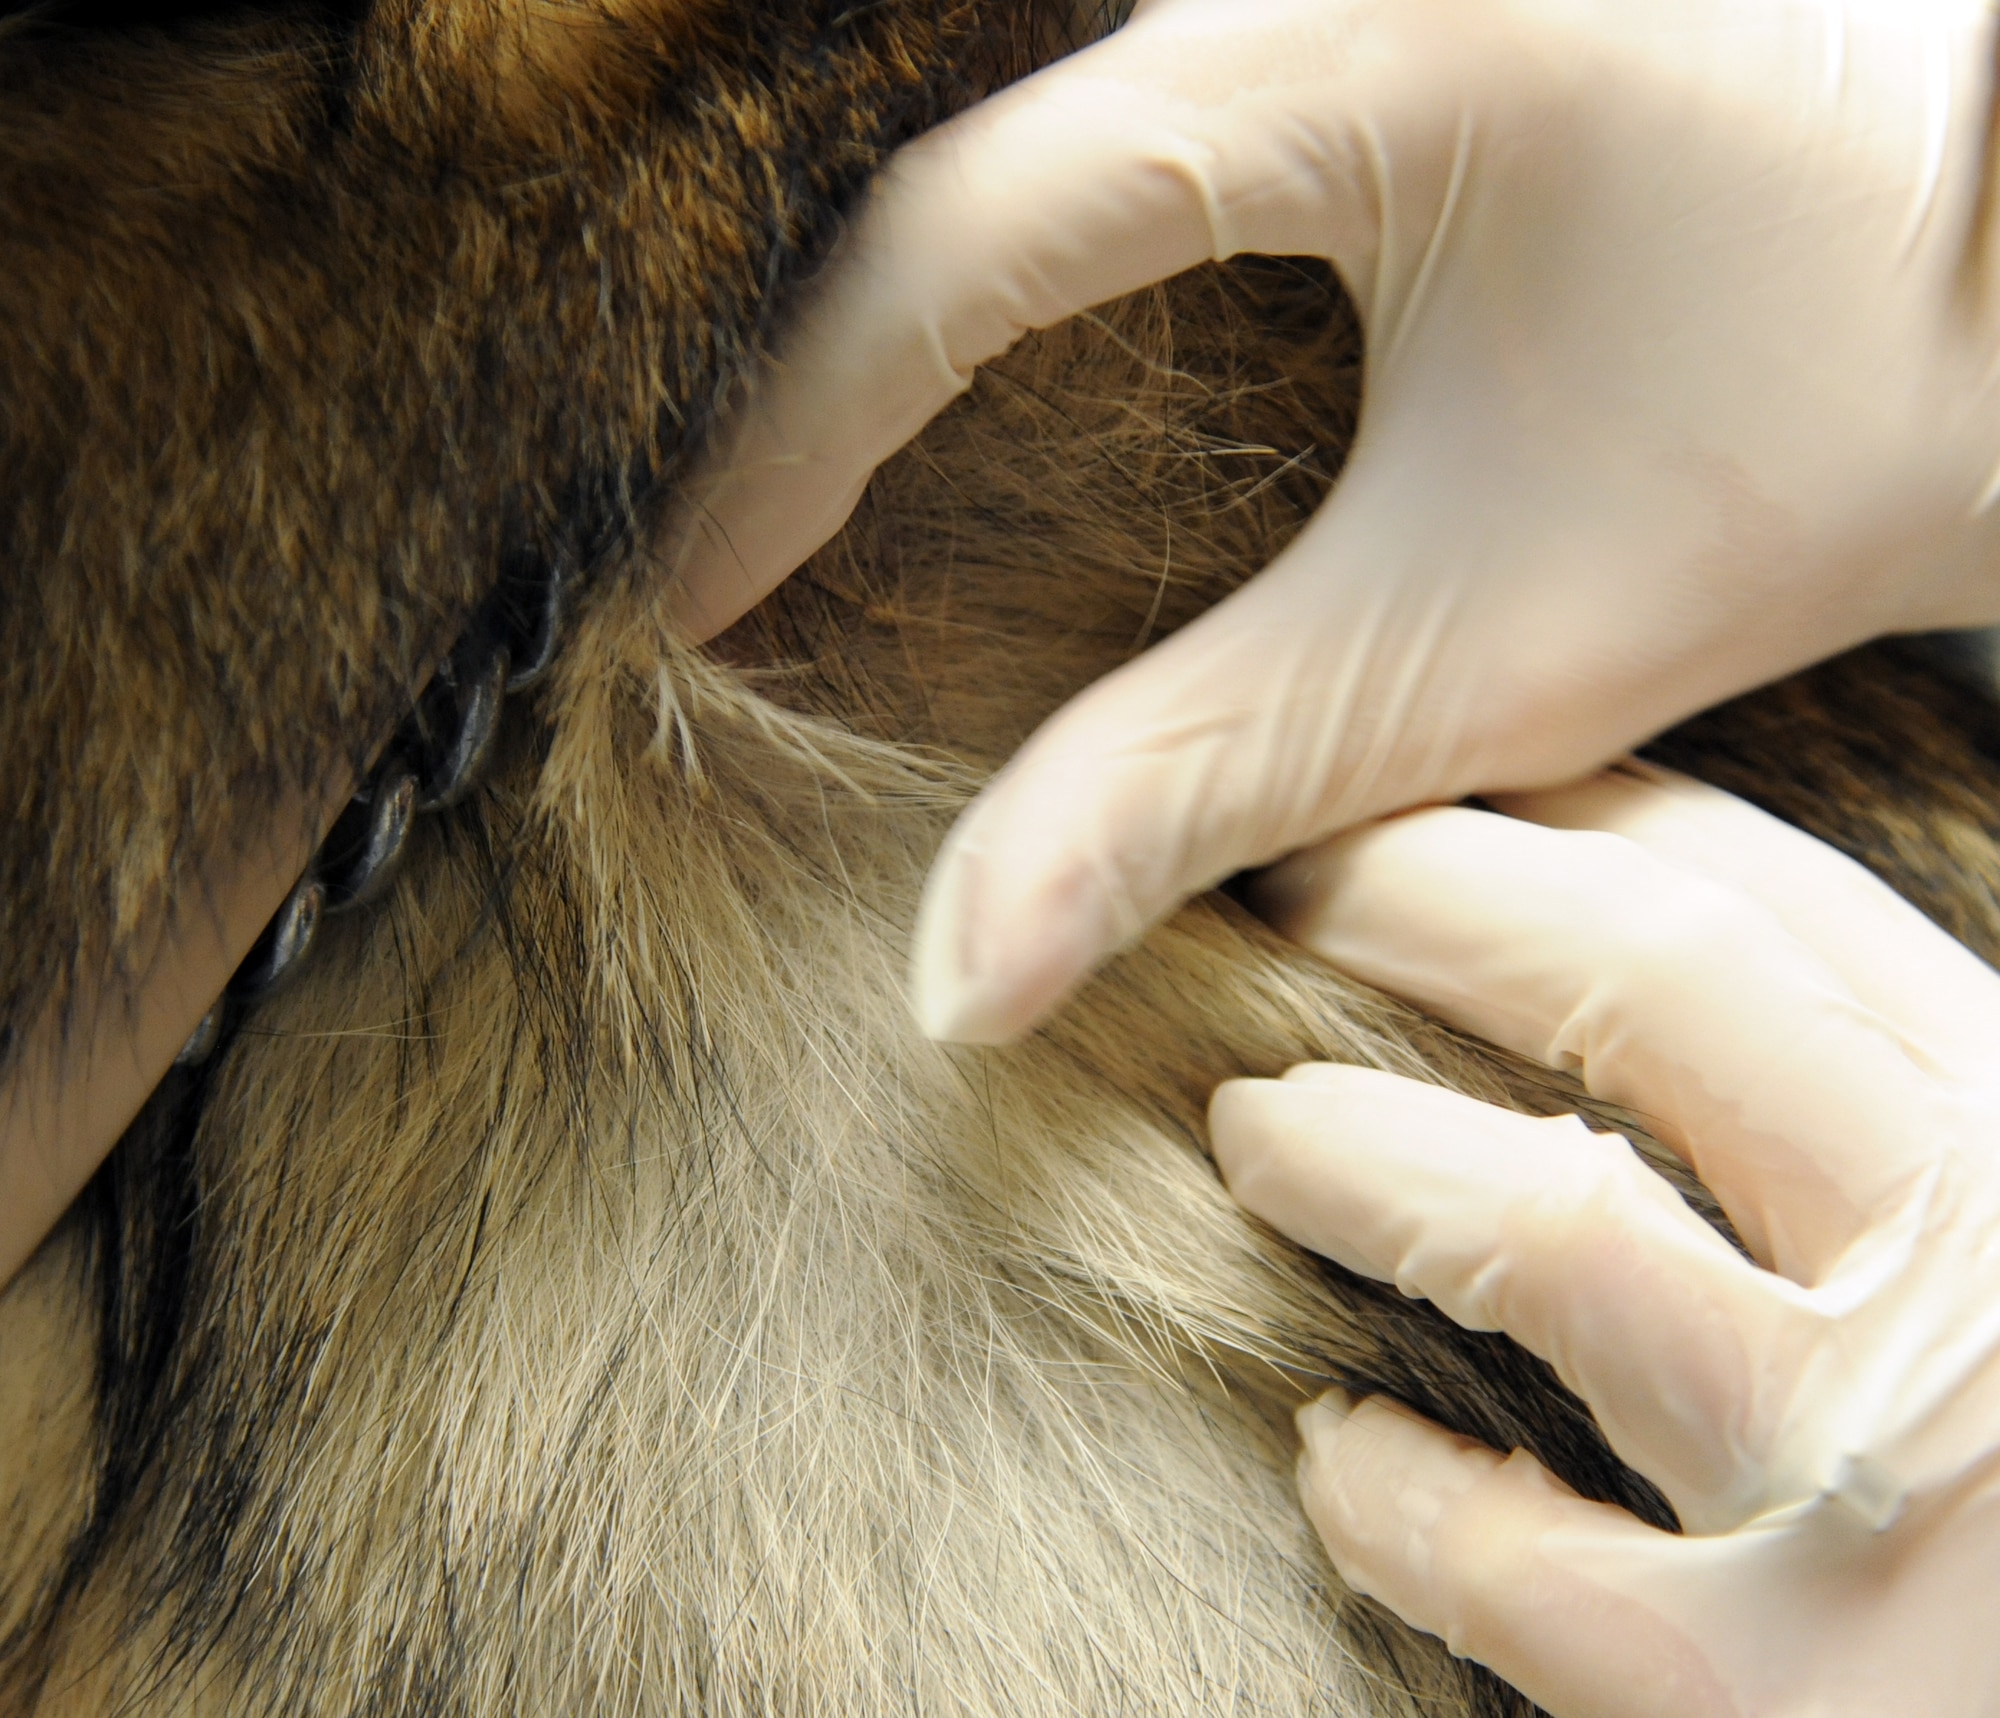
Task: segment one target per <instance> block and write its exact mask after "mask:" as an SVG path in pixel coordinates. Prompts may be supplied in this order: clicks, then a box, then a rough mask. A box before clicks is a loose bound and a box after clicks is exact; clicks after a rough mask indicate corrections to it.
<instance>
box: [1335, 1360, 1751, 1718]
mask: <svg viewBox="0 0 2000 1718" xmlns="http://www.w3.org/2000/svg"><path fill="white" fill-rule="evenodd" d="M1299 1430H1300V1434H1301V1435H1302V1437H1303V1438H1304V1440H1305V1449H1304V1453H1303V1454H1302V1456H1301V1457H1300V1461H1299V1490H1300V1494H1301V1496H1302V1497H1303V1499H1304V1502H1305V1506H1306V1513H1307V1514H1308V1515H1309V1516H1310V1517H1311V1518H1312V1522H1313V1525H1314V1526H1315V1527H1316V1528H1317V1529H1318V1530H1319V1535H1320V1538H1321V1540H1322V1541H1323V1542H1324V1543H1325V1545H1326V1548H1327V1553H1328V1555H1329V1556H1330V1557H1331V1558H1332V1560H1333V1565H1334V1567H1335V1568H1336V1569H1337V1570H1338V1571H1339V1572H1340V1576H1341V1578H1342V1579H1343V1580H1344V1581H1346V1582H1347V1584H1348V1585H1349V1586H1351V1587H1353V1588H1354V1589H1356V1590H1357V1591H1358V1592H1362V1593H1365V1594H1367V1595H1369V1596H1370V1597H1371V1598H1374V1599H1376V1600H1377V1601H1379V1602H1380V1603H1382V1604H1384V1605H1386V1606H1388V1608H1389V1609H1390V1610H1392V1611H1394V1612H1395V1613H1396V1614H1397V1615H1398V1616H1399V1617H1401V1618H1402V1619H1403V1620H1404V1621H1405V1622H1406V1623H1409V1624H1410V1625H1411V1626H1412V1627H1414V1628H1419V1629H1423V1630H1425V1631H1426V1632H1427V1633H1430V1634H1434V1635H1438V1636H1440V1637H1442V1638H1443V1640H1444V1641H1445V1643H1446V1644H1447V1645H1448V1646H1449V1647H1450V1648H1451V1650H1452V1651H1453V1652H1455V1653H1457V1654H1459V1655H1460V1656H1461V1657H1465V1658H1473V1659H1477V1660H1478V1661H1479V1662H1480V1663H1481V1664H1484V1665H1486V1666H1488V1667H1489V1668H1490V1669H1492V1670H1494V1671H1496V1672H1498V1673H1499V1674H1500V1675H1501V1676H1502V1677H1504V1678H1505V1679H1506V1680H1507V1681H1508V1682H1510V1683H1512V1684H1513V1685H1514V1686H1515V1687H1516V1688H1518V1689H1520V1690H1521V1691H1522V1692H1523V1693H1524V1694H1526V1695H1527V1696H1528V1697H1529V1698H1530V1699H1532V1700H1533V1701H1534V1702H1535V1703H1536V1704H1537V1705H1538V1706H1540V1707H1541V1708H1542V1709H1543V1710H1544V1711H1546V1712H1548V1713H1549V1714H1551V1718H1723V1715H1725V1714H1730V1715H1733V1714H1736V1713H1737V1712H1738V1711H1739V1710H1740V1708H1739V1706H1738V1704H1737V1703H1736V1701H1735V1700H1734V1699H1733V1698H1732V1696H1731V1693H1730V1690H1729V1689H1728V1688H1727V1687H1726V1686H1725V1685H1724V1683H1723V1682H1722V1680H1721V1679H1720V1678H1719V1677H1718V1675H1717V1673H1716V1670H1715V1668H1714V1667H1713V1666H1712V1664H1711V1663H1710V1661H1709V1660H1708V1658H1707V1657H1706V1655H1704V1653H1703V1652H1702V1651H1701V1650H1700V1649H1699V1647H1698V1646H1697V1645H1696V1644H1695V1641H1694V1639H1693V1638H1691V1636H1690V1634H1689V1633H1688V1631H1687V1630H1686V1629H1685V1628H1684V1627H1683V1626H1681V1624H1680V1622H1679V1620H1678V1619H1677V1618H1676V1617H1674V1616H1673V1615H1672V1614H1670V1613H1666V1612H1663V1611H1661V1610H1659V1609H1656V1608H1655V1607H1654V1605H1653V1604H1652V1603H1649V1602H1648V1597H1647V1596H1645V1595H1646V1593H1647V1588H1648V1586H1649V1585H1650V1583H1647V1582H1645V1581H1643V1580H1640V1581H1635V1582H1632V1583H1631V1584H1630V1588H1628V1586H1627V1584H1626V1583H1624V1582H1615V1583H1614V1582H1610V1581H1607V1580H1605V1579H1604V1578H1602V1576H1601V1575H1600V1573H1599V1571H1600V1570H1603V1569H1606V1568H1609V1569H1611V1570H1614V1571H1618V1572H1620V1573H1623V1572H1625V1571H1630V1570H1635V1569H1636V1570H1637V1571H1638V1572H1640V1573H1641V1574H1643V1573H1645V1572H1648V1571H1654V1570H1659V1571H1666V1572H1669V1573H1671V1571H1672V1570H1673V1568H1674V1566H1675V1565H1676V1564H1678V1563H1680V1562H1682V1561H1686V1560H1689V1559H1690V1557H1691V1556H1694V1557H1698V1556H1699V1551H1698V1549H1697V1547H1698V1546H1699V1544H1700V1542H1699V1541H1689V1540H1683V1539H1677V1538H1675V1537H1674V1536H1673V1535H1671V1534H1666V1533H1660V1532H1657V1531H1656V1530H1655V1529H1653V1528H1651V1527H1648V1526H1646V1525H1645V1524H1644V1523H1642V1522H1639V1521H1636V1520H1634V1519H1633V1518H1632V1517H1631V1516H1630V1515H1627V1514H1626V1513H1625V1512H1624V1511H1622V1510H1618V1509H1613V1508H1610V1507H1608V1506H1607V1505H1604V1504H1600V1503H1592V1502H1589V1501H1588V1500H1586V1499H1584V1498H1581V1497H1578V1496H1577V1495H1576V1494H1575V1493H1574V1492H1572V1491H1571V1490H1569V1488H1568V1487H1566V1486H1565V1485H1563V1483H1562V1482H1561V1481H1560V1480H1558V1479H1556V1478H1555V1477H1554V1476H1553V1475H1551V1474H1550V1473H1549V1472H1548V1471H1547V1469H1545V1468H1543V1467H1542V1466H1541V1464H1540V1463H1539V1462H1537V1461H1535V1460H1534V1459H1533V1458H1532V1457H1531V1456H1529V1455H1527V1454H1526V1453H1524V1452H1522V1451H1516V1452H1515V1453H1514V1454H1513V1455H1511V1456H1507V1457H1504V1458H1503V1457H1501V1456H1499V1455H1496V1454H1495V1453H1494V1452H1493V1451H1491V1450H1489V1449H1487V1448H1485V1447H1484V1446H1483V1445H1480V1444H1475V1443H1472V1442H1470V1441H1468V1440H1467V1439H1464V1438H1458V1437H1453V1436H1452V1435H1451V1434H1450V1433H1448V1432H1446V1431H1444V1430H1443V1429H1442V1428H1441V1427H1438V1426H1435V1425H1433V1424H1431V1423H1430V1422H1429V1421H1428V1420H1424V1419H1421V1418H1419V1417H1418V1416H1417V1415H1415V1414H1412V1413H1410V1412H1409V1411H1408V1410H1407V1409H1405V1408H1402V1407H1399V1406H1397V1405H1395V1404H1393V1403H1390V1402H1385V1401H1383V1400H1381V1399H1380V1398H1371V1399H1370V1400H1368V1401H1365V1402H1362V1403H1361V1404H1360V1405H1359V1406H1358V1407H1355V1408H1354V1409H1352V1411H1351V1412H1348V1411H1346V1403H1345V1402H1344V1401H1343V1400H1341V1399H1340V1398H1338V1397H1334V1398H1331V1399H1324V1398H1323V1399H1322V1400H1321V1401H1320V1402H1316V1403H1313V1404H1311V1405H1310V1406H1309V1407H1307V1408H1306V1409H1305V1410H1304V1411H1303V1412H1301V1414H1300V1415H1299ZM1632 1588H1636V1589H1637V1591H1636V1593H1635V1592H1634V1591H1632V1590H1631V1589H1632Z"/></svg>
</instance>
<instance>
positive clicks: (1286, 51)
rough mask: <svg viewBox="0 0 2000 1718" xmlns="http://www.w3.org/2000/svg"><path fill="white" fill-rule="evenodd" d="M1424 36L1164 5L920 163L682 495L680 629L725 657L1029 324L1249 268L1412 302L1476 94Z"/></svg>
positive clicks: (1268, 1)
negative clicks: (1261, 261) (1304, 264)
mask: <svg viewBox="0 0 2000 1718" xmlns="http://www.w3.org/2000/svg"><path fill="white" fill-rule="evenodd" d="M1465 33H1466V32H1464V31H1460V32H1459V36H1463V35H1464V34H1465ZM1411 35H1412V32H1411V31H1410V30H1409V29H1408V28H1405V27H1403V26H1401V25H1400V24H1399V25H1397V26H1396V27H1391V26H1390V25H1389V24H1386V23H1383V22H1381V21H1379V20H1377V21H1366V20H1363V21H1357V20H1356V18H1355V17H1354V16H1353V15H1352V13H1351V9H1349V8H1346V7H1341V6H1323V5H1301V4H1299V3H1298V0H1246V3H1245V4H1244V5H1242V6H1241V7H1232V8H1219V7H1214V6H1186V5H1178V6H1177V5H1173V4H1165V5H1156V6H1153V7H1150V8H1147V9H1146V10H1145V11H1143V12H1142V13H1141V14H1140V16H1138V17H1137V18H1135V19H1134V20H1133V21H1132V22H1131V23H1130V24H1128V25H1127V26H1126V27H1125V28H1123V29H1121V30H1119V31H1117V32H1115V33H1114V34H1112V35H1111V36H1109V37H1107V38H1106V39H1105V40H1103V41H1101V42H1099V43H1097V44H1095V45H1093V46H1092V47H1089V48H1086V49H1084V50H1082V51H1081V52H1078V53H1076V54H1073V55H1071V56H1070V57H1069V58H1067V59H1065V60H1062V61H1059V62H1058V63H1057V64H1055V65H1053V66H1051V67H1049V68H1047V69H1046V70H1044V71H1042V72H1040V73H1038V74H1036V75H1035V76H1034V77H1031V78H1028V79H1026V80H1025V81H1024V82H1022V83H1020V84H1017V85H1015V86H1014V87H1012V88H1011V89H1008V90H1005V91H1003V92H1002V93H1001V94H999V95H997V96H995V97H993V98H991V99H990V100H988V101H986V102H984V103H982V104H981V105H980V106H978V107H976V108H974V109H972V110H971V111H969V112H967V113H965V114H963V115H961V116H960V117H959V118H957V119H956V120H953V121H951V122H950V123H948V124H946V125H944V126H942V127H940V128H939V129H938V130H936V131H934V132H932V133H930V134H928V135H926V136H925V137H922V138H920V139H918V140H917V141H916V142H915V143H912V144H910V145H908V146H907V147H905V148H904V149H903V150H901V151H900V152H899V153H898V154H897V155H896V156H895V158H894V159H893V160H892V161H891V162H890V164H889V166H888V167H887V169H886V170H885V171H884V173H883V175H882V177H881V179H880V180H879V181H878V183H877V185H876V187H875V189H874V191H873V192H872V194H871V196H870V198H869V200H868V202H867V205H866V206H865V208H864V209H863V211H862V213H861V215H860V216H859V218H858V220H857V221H856V223H855V226H854V228H853V230H852V232H851V233H850V234H849V236H848V239H847V241H846V243H845V244H844V245H843V247H842V250H841V253H840V255H839V256H838V257H837V259H836V262H835V265H834V266H833V267H832V268H831V269H830V270H829V271H828V275H827V278H826V280H825V282H824V283H823V285H822V287H821V288H820V289H819V291H818V293H817V296H816V298H815V299H814V300H813V301H812V302H811V303H809V304H808V305H807V307H806V308H805V311H804V314H803V318H802V320H801V321H800V323H799V324H798V325H797V326H796V328H795V329H794V331H793V333H792V334H791V336H790V337H789V338H788V339H787V341H786V342H785V345H784V347H783V349H782V350H781V352H780V354H779V356H778V358H777V360H776V361H774V362H772V363H769V364H767V365H766V366H765V367H764V370H763V373H762V377H761V380H760V382H759V384H758V385H757V386H756V387H755V388H754V389H753V391H752V395H751V397H750V399H749V400H748V402H747V403H746V405H745V407H744V410H743V413H742V415H741V417H740V419H739V421H738V423H737V424H736V426H735V428H734V430H733V431H732V433H731V437H730V439H729V440H728V441H727V442H726V443H725V444H724V446H723V448H722V451H721V452H720V453H719V454H718V456H717V457H716V459H715V460H714V461H713V462H712V463H711V465H710V467H709V468H708V469H707V470H706V472H705V473H703V474H699V475H697V477H696V478H695V479H694V480H693V481H692V482H691V484H690V485H689V487H688V490H687V496H688V501H687V508H686V522H685V529H684V532H683V535H682V539H681V543H680V546H679V549H678V557H677V558H678V565H677V567H676V573H677V581H676V588H675V591H674V594H673V596H672V598H671V599H670V600H672V602H673V603H674V604H675V609H676V616H677V618H678V619H679V620H680V621H681V623H682V624H683V625H684V626H685V627H686V628H687V629H688V631H689V632H690V633H691V634H692V635H693V636H695V637H698V638H699V637H707V636H710V635H712V634H713V633H715V632H717V631H720V630H721V629H722V628H723V627H724V626H726V625H727V624H729V622H730V621H732V620H734V619H735V618H736V617H737V616H739V615H741V614H742V613H744V612H745V611H746V610H747V609H748V608H750V607H751V606H752V605H754V604H755V603H756V602H757V601H758V600H760V599H761V598H762V597H763V596H764V595H765V593H767V592H768V591H769V590H770V589H772V587H774V586H775V585H776V584H777V583H778V582H779V581H780V580H781V579H783V578H784V577H785V576H786V575H788V574H789V573H790V572H791V571H792V570H793V569H794V568H796V567H797V566H799V565H800V564H801V563H802V562H803V561H804V560H805V559H806V558H807V556H809V555H810V554H811V553H812V552H813V551H814V550H815V549H817V548H818V547H819V546H820V545H821V544H822V543H824V542H825V541H826V540H827V539H828V538H829V537H831V536H832V535H833V534H834V532H835V531H837V530H838V529H839V528H840V526H841V524H842V523H843V522H844V521H845V520H846V518H847V516H848V514H849V513H850V512H851V511H852V510H853V507H854V505H855V503H856V501H857V500H858V499H859V497H860V495H861V492H862V490H863V488H864V487H865V486H866V484H867V480H868V476H869V474H870V473H871V472H872V471H873V469H874V468H875V466H877V465H878V464H880V463H881V461H882V460H884V459H886V458H887V457H888V456H889V455H890V454H891V453H893V452H895V450H896V449H897V448H899V447H901V446H902V445H903V443H904V442H906V441H908V440H909V439H910V438H911V437H912V436H913V435H915V434H916V433H917V431H918V430H920V429H921V428H922V427H923V426H924V424H925V423H927V422H928V421H929V420H930V418H931V417H932V416H933V415H934V414H935V413H937V412H938V411H939V410H940V409H941V408H942V407H944V406H945V405H946V404H947V403H948V402H949V401H950V400H951V399H952V398H953V397H954V396H956V395H957V394H958V393H959V392H960V391H962V390H963V389H964V388H965V387H966V386H967V385H968V384H969V383H970V380H971V377H972V373H973V371H974V370H975V369H976V368H977V367H978V366H979V365H980V364H982V363H984V362H986V361H987V360H988V359H990V358H993V357H996V356H998V355H999V354H1000V353H1002V352H1004V351H1005V350H1006V349H1007V348H1008V347H1009V346H1011V345H1012V344H1013V343H1014V341H1015V340H1017V339H1018V338H1019V337H1020V336H1021V335H1022V334H1023V333H1024V332H1026V331H1027V330H1029V329H1031V328H1044V327H1047V326H1049V325H1050V324H1052V323H1055V322H1058V321H1061V320H1062V319H1063V318H1065V317H1068V316H1072V315H1075V314H1076V313H1077V312H1079V311H1082V310H1086V309H1088V308H1089V307H1091V306H1092V305H1095V304H1102V303H1104V302H1106V301H1107V300H1109V299H1112V298H1116V297H1118V296H1120V295H1121V294H1124V293H1127V292H1132V291H1135V290H1137V289H1138V288H1140V287H1143V286H1147V285H1150V284H1152V283H1153V282H1155V281H1159V280H1164V279H1165V278H1167V277H1168V276H1169V275H1173V274H1177V273H1179V272H1180V271H1182V270H1183V269H1186V268H1190V267H1192V266H1193V265H1194V264H1196V263H1198V262H1202V261H1205V260H1208V259H1210V258H1214V257H1225V256H1230V255H1234V254H1236V253H1237V252H1239V251H1245V250H1258V251H1270V252H1278V253H1283V254H1289V255H1316V256H1324V257H1326V258H1328V259H1329V260H1330V261H1332V262H1333V263H1335V265H1336V266H1337V267H1339V269H1340V270H1341V272H1342V274H1343V275H1344V276H1345V277H1346V278H1347V279H1348V280H1349V281H1350V282H1353V283H1357V288H1356V292H1357V298H1358V299H1359V300H1360V302H1361V304H1362V307H1363V311H1364V315H1365V313H1366V309H1367V305H1368V304H1369V302H1370V301H1371V300H1372V298H1373V297H1374V296H1376V295H1377V294H1378V293H1380V292H1389V293H1392V294H1395V295H1398V296H1399V297H1406V296H1407V295H1408V292H1409V285H1408V283H1409V280H1411V279H1413V278H1415V277H1416V276H1417V275H1418V274H1420V272H1421V271H1422V269H1423V267H1424V263H1425V258H1426V255H1427V245H1428V243H1429V240H1430V235H1431V231H1432V228H1433V227H1434V225H1435V223H1436V221H1437V220H1438V219H1439V218H1440V212H1441V211H1443V210H1445V209H1447V208H1448V207H1449V205H1450V202H1451V199H1452V196H1453V194H1454V186H1455V184H1456V180H1457V177H1458V176H1459V175H1460V174H1462V171H1463V162H1462V160H1461V158H1460V152H1461V147H1462V140H1461V137H1460V129H1461V126H1460V107H1459V103H1458V100H1457V96H1456V92H1455V88H1454V79H1455V78H1457V77H1459V76H1460V75H1461V73H1459V72H1454V73H1450V74H1447V72H1446V71H1445V70H1444V69H1443V67H1442V65H1441V64H1440V62H1441V61H1442V60H1443V59H1444V58H1445V57H1447V56H1445V55H1444V54H1443V53H1442V51H1440V50H1438V49H1436V48H1433V49H1432V51H1431V52H1429V53H1428V54H1423V53H1419V52H1416V51H1414V50H1413V49H1412V47H1411V45H1410V41H1409V38H1410V37H1411ZM1458 39H1459V38H1458V36H1454V37H1452V38H1450V40H1451V41H1452V42H1453V43H1454V44H1455V46H1454V51H1453V55H1452V57H1453V58H1455V59H1459V60H1463V59H1467V58H1470V57H1475V56H1474V55H1473V53H1472V50H1471V49H1470V48H1466V49H1465V50H1464V51H1462V52H1461V51H1459V48H1458V47H1457V46H1456V44H1457V43H1458ZM1392 210H1393V211H1394V221H1393V223H1392V226H1391V230H1390V231H1389V232H1387V233H1386V235H1385V232H1384V222H1385V219H1386V218H1387V213H1386V212H1388V211H1392Z"/></svg>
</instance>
